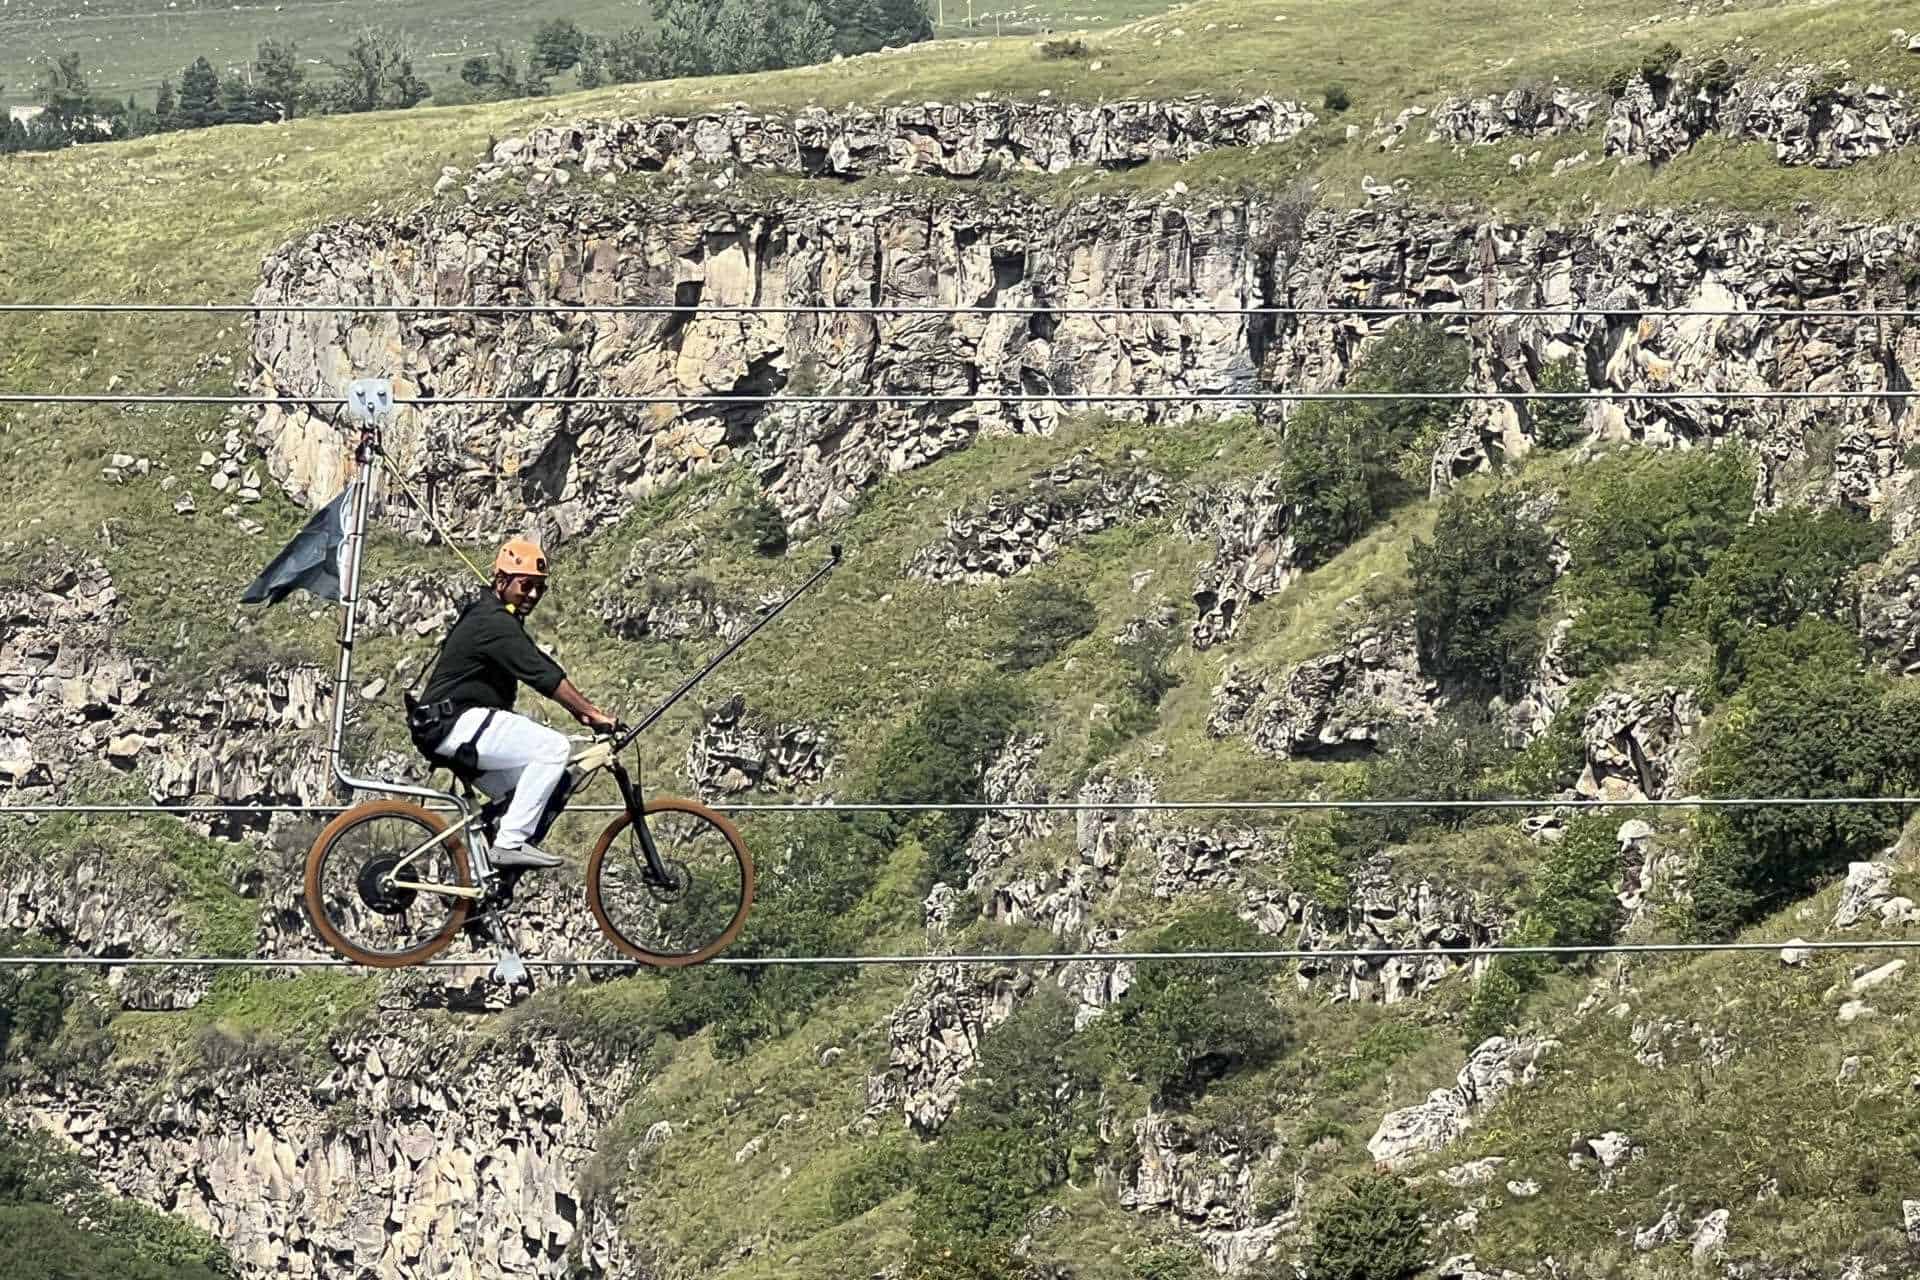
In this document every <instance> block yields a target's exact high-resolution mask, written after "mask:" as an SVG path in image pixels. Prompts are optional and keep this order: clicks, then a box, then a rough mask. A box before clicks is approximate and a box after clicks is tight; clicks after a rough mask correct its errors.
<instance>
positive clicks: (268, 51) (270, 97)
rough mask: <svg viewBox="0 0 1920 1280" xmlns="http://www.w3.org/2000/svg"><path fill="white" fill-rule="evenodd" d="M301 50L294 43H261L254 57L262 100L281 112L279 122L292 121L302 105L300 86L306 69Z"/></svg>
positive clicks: (305, 74) (305, 76)
mask: <svg viewBox="0 0 1920 1280" xmlns="http://www.w3.org/2000/svg"><path fill="white" fill-rule="evenodd" d="M299 51H300V46H298V45H296V44H293V43H291V42H289V43H287V44H281V43H280V42H279V41H278V40H262V41H261V42H260V47H259V49H258V50H257V51H256V52H255V53H254V58H253V66H254V72H255V78H256V80H257V82H258V84H259V87H260V96H261V99H262V100H263V101H264V102H266V103H267V104H268V105H270V106H272V107H273V108H274V109H275V110H276V111H278V112H279V116H280V119H282V120H291V119H293V117H294V114H295V112H296V110H297V109H298V107H299V105H300V93H301V85H302V84H303V83H304V82H305V81H306V78H307V69H306V68H305V67H303V66H301V65H300V59H299V58H298V57H297V56H296V55H297V54H298V53H299Z"/></svg>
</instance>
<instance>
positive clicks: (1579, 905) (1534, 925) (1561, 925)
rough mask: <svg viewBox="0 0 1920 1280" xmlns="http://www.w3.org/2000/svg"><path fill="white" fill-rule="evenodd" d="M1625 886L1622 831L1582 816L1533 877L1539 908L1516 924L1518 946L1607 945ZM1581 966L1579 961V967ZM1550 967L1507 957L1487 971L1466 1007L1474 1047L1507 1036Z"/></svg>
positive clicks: (1511, 938)
mask: <svg viewBox="0 0 1920 1280" xmlns="http://www.w3.org/2000/svg"><path fill="white" fill-rule="evenodd" d="M1619 879H1620V851H1619V842H1618V827H1617V825H1616V822H1615V820H1614V819H1613V818H1610V817H1608V816H1607V815H1606V814H1602V813H1593V814H1583V815H1582V816H1580V817H1578V818H1575V819H1574V820H1573V821H1572V822H1571V823H1569V824H1568V826H1567V830H1566V834H1565V835H1563V836H1562V837H1561V838H1560V840H1559V841H1558V842H1557V843H1555V844H1553V845H1550V846H1548V848H1547V851H1546V854H1545V856H1543V857H1542V858H1541V861H1540V870H1539V872H1538V873H1537V874H1536V875H1535V877H1534V882H1533V888H1534V897H1533V901H1532V902H1531V903H1530V904H1529V905H1528V906H1527V908H1526V910H1524V911H1522V912H1521V913H1520V915H1519V918H1518V919H1516V920H1515V921H1514V925H1513V928H1512V930H1511V931H1510V932H1509V934H1508V937H1507V942H1508V943H1509V944H1510V945H1513V946H1531V947H1587V946H1604V945H1606V944H1607V943H1610V942H1612V941H1613V940H1614V937H1615V935H1616V934H1617V932H1618V930H1619V926H1620V903H1619V900H1618V898H1617V897H1616V896H1615V894H1616V892H1617V890H1618V883H1619ZM1574 962H1576V963H1577V959H1576V960H1575V961H1574ZM1550 968H1551V964H1550V962H1549V961H1548V960H1547V959H1546V958H1545V957H1542V956H1501V957H1500V958H1499V959H1497V960H1495V961H1494V962H1493V964H1492V965H1491V966H1489V967H1488V969H1487V972H1486V973H1485V974H1484V975H1483V976H1482V977H1481V979H1480V982H1479V985H1478V986H1476V987H1475V988H1474V990H1473V998H1472V999H1471V1000H1470V1001H1469V1002H1468V1004H1467V1016H1466V1023H1465V1026H1464V1028H1463V1030H1464V1032H1465V1034H1466V1038H1467V1043H1468V1044H1479V1043H1480V1042H1481V1041H1482V1040H1485V1039H1486V1038H1487V1037H1488V1036H1497V1035H1500V1034H1502V1033H1503V1032H1505V1031H1506V1030H1507V1029H1508V1028H1509V1027H1511V1026H1512V1025H1513V1024H1514V1023H1515V1022H1516V1021H1518V1019H1519V1017H1520V1014H1521V1012H1522V1010H1524V1009H1525V1007H1526V1002H1527V997H1528V996H1529V995H1531V994H1532V993H1533V992H1534V991H1535V990H1536V989H1538V987H1539V986H1540V984H1541V982H1542V980H1543V979H1544V978H1545V977H1546V975H1547V973H1548V972H1549V970H1550Z"/></svg>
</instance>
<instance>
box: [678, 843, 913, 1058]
mask: <svg viewBox="0 0 1920 1280" xmlns="http://www.w3.org/2000/svg"><path fill="white" fill-rule="evenodd" d="M891 834H892V833H891V828H890V825H889V824H888V823H887V821H886V820H885V818H884V817H882V816H880V815H876V814H832V815H829V814H802V815H797V816H793V817H790V818H787V819H785V820H784V821H780V822H778V823H774V824H769V825H768V826H766V827H762V828H760V829H759V830H757V831H756V832H755V833H754V839H755V842H756V844H757V845H758V846H759V847H760V848H761V849H762V850H765V851H768V852H773V851H777V857H776V858H774V859H771V860H770V861H769V864H768V866H767V868H766V871H765V872H764V873H763V879H762V880H761V882H760V884H761V889H760V892H759V895H758V897H757V899H756V902H755V904H754V910H753V913H752V914H751V915H750V916H749V917H748V918H747V924H746V927H745V928H744V929H743V930H742V931H741V935H740V938H739V940H738V941H737V942H736V943H735V944H734V945H733V946H732V947H731V948H729V950H728V954H729V955H737V956H742V957H752V956H787V955H839V954H845V953H846V952H848V951H858V950H859V949H860V945H861V943H862V941H863V939H862V938H861V937H860V936H859V929H860V926H859V924H858V922H857V921H856V919H855V918H854V916H853V915H852V910H853V907H854V906H855V904H857V903H858V902H859V901H860V900H861V898H862V897H864V896H865V895H866V893H867V892H868V890H870V889H871V888H872V887H873V885H874V883H875V881H876V879H877V878H878V876H879V873H880V871H881V869H882V868H883V867H884V866H885V865H886V862H887V857H888V853H889V851H890V847H891V846H890V837H891ZM849 976H850V973H849V971H847V970H844V969H834V968H820V967H813V966H807V967H802V966H793V965H776V966H772V967H769V968H766V969H745V968H733V967H729V968H724V969H722V968H717V967H715V966H712V965H699V966H696V967H694V968H692V969H687V970H681V971H678V972H676V973H675V974H674V975H673V978H672V979H671V981H672V986H671V987H670V988H669V990H668V993H667V999H666V1000H665V1002H664V1003H663V1005H662V1009H661V1022H662V1025H663V1026H664V1027H665V1028H666V1029H667V1030H669V1031H672V1032H673V1033H674V1034H676V1035H683V1036H684V1035H689V1034H691V1033H693V1032H695V1031H697V1030H699V1029H700V1028H702V1027H712V1028H713V1049H714V1053H715V1054H716V1055H717V1056H719V1057H721V1058H736V1057H738V1056H739V1055H741V1054H742V1053H744V1052H746V1050H747V1049H748V1048H749V1047H750V1046H751V1045H752V1044H753V1042H754V1041H756V1040H759V1039H763V1038H765V1037H768V1036H774V1035H779V1034H781V1033H782V1032H784V1031H786V1030H787V1029H788V1028H790V1027H792V1026H795V1025H797V1024H798V1023H800V1022H801V1021H804V1020H805V1018H806V1017H807V1015H808V1013H810V1012H811V1011H812V1010H813V1008H814V1007H815V1006H816V1005H817V1004H818V1003H819V1002H820V1000H821V999H822V998H824V997H825V996H826V995H827V994H828V993H829V992H831V991H833V990H834V989H835V988H837V987H839V986H841V985H843V984H844V983H845V982H846V980H847V979H848V977H849Z"/></svg>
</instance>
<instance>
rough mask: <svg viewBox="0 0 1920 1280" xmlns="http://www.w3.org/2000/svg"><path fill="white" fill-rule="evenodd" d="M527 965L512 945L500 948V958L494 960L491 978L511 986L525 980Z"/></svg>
mask: <svg viewBox="0 0 1920 1280" xmlns="http://www.w3.org/2000/svg"><path fill="white" fill-rule="evenodd" d="M526 976H527V966H526V965H525V964H524V963H523V962H522V961H521V959H520V953H519V952H517V951H515V950H514V949H513V948H512V947H502V948H500V958H499V959H498V960H496V961H494V965H493V980H494V981H495V982H502V983H505V984H506V985H507V986H512V985H513V984H514V983H516V982H523V981H525V980H526Z"/></svg>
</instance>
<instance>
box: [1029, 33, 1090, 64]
mask: <svg viewBox="0 0 1920 1280" xmlns="http://www.w3.org/2000/svg"><path fill="white" fill-rule="evenodd" d="M1040 56H1041V57H1042V58H1045V59H1047V60H1048V61H1049V62H1056V61H1059V60H1061V59H1064V58H1084V57H1086V56H1087V42H1086V41H1085V40H1082V39H1080V38H1079V37H1078V36H1061V37H1059V38H1058V39H1054V40H1046V41H1042V42H1041V45H1040Z"/></svg>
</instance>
